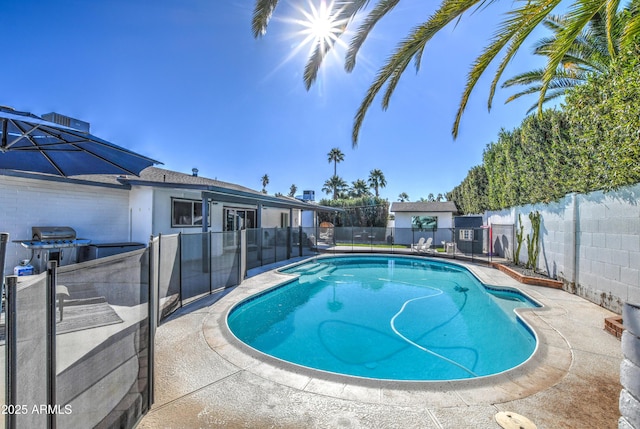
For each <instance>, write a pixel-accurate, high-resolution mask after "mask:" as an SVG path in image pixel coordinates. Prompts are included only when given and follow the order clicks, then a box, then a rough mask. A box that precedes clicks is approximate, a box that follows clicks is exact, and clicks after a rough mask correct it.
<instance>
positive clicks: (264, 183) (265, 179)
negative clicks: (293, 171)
mask: <svg viewBox="0 0 640 429" xmlns="http://www.w3.org/2000/svg"><path fill="white" fill-rule="evenodd" d="M260 180H262V193H263V194H266V193H267V185H268V184H269V175H267V174H265V175H264V176H262V178H261V179H260Z"/></svg>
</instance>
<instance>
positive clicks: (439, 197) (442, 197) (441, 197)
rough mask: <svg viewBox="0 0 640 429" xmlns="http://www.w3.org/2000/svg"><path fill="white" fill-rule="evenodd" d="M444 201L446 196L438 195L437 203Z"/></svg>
mask: <svg viewBox="0 0 640 429" xmlns="http://www.w3.org/2000/svg"><path fill="white" fill-rule="evenodd" d="M442 200H444V195H442V194H438V196H437V197H436V201H437V202H441V201H442Z"/></svg>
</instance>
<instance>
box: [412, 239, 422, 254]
mask: <svg viewBox="0 0 640 429" xmlns="http://www.w3.org/2000/svg"><path fill="white" fill-rule="evenodd" d="M424 240H425V238H424V237H420V240H418V242H417V243H416V244H412V245H411V251H412V252H419V251H420V250H419V249H421V248H422V246H424Z"/></svg>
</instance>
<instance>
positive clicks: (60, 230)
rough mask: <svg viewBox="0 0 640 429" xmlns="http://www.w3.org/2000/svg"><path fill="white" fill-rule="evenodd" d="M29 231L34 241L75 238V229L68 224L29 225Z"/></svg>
mask: <svg viewBox="0 0 640 429" xmlns="http://www.w3.org/2000/svg"><path fill="white" fill-rule="evenodd" d="M31 233H32V237H33V239H34V240H36V241H46V240H74V239H75V238H76V231H75V230H74V229H73V228H71V227H68V226H34V227H31Z"/></svg>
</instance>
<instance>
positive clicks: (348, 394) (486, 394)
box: [203, 255, 573, 407]
mask: <svg viewBox="0 0 640 429" xmlns="http://www.w3.org/2000/svg"><path fill="white" fill-rule="evenodd" d="M393 256H397V255H393ZM420 259H421V260H424V259H425V258H424V257H421V258H420ZM434 261H438V262H442V261H441V260H438V259H434ZM447 263H452V264H455V265H459V266H463V267H465V268H467V269H469V270H470V271H471V272H472V273H473V274H474V275H475V276H476V277H477V278H478V279H479V280H480V281H482V282H483V283H485V284H487V285H490V286H494V287H505V288H514V289H517V290H519V291H520V292H522V293H524V294H525V295H527V296H530V295H529V294H527V291H526V290H525V288H526V286H524V285H521V284H517V283H515V284H514V280H513V279H511V278H509V277H508V276H506V275H505V276H504V278H500V277H498V276H493V275H492V273H490V272H488V271H487V270H493V271H497V270H494V269H493V268H489V267H481V266H478V265H475V264H472V263H466V262H458V261H456V262H454V261H447ZM291 278H292V276H291V275H290V274H284V273H280V272H278V271H269V272H266V273H262V274H259V275H257V276H255V277H251V278H249V279H246V280H245V281H243V283H242V284H241V285H239V286H238V287H236V288H235V289H234V290H233V291H231V292H230V293H228V294H227V295H225V296H224V297H223V298H221V299H220V300H219V301H218V302H217V303H216V304H215V305H214V306H211V307H210V311H209V313H208V315H207V317H206V318H205V320H204V322H203V333H204V337H205V341H206V342H207V344H208V345H209V347H210V348H211V349H212V350H213V351H214V352H215V353H217V354H218V355H219V356H220V357H221V358H223V359H224V360H225V361H227V362H228V363H229V364H231V365H233V366H235V367H237V368H239V369H242V370H244V371H247V372H249V373H252V374H254V375H256V376H258V377H261V378H263V379H265V380H269V381H271V382H274V383H278V384H280V385H284V386H287V387H290V388H294V389H298V390H300V391H304V392H308V393H315V394H320V395H325V396H330V397H334V398H339V399H345V400H358V401H361V402H366V403H374V404H375V403H385V402H388V401H390V400H393V401H394V402H395V403H401V404H404V405H419V404H425V403H427V402H428V403H430V404H434V403H435V404H438V405H439V406H441V407H454V406H460V405H467V406H468V405H490V404H495V403H500V402H507V401H511V400H515V399H521V398H524V397H527V396H530V395H532V394H535V393H537V392H539V391H541V390H545V389H548V388H549V387H552V386H554V385H555V384H557V383H558V382H560V381H561V380H562V379H563V377H565V375H566V374H567V373H568V372H569V369H570V368H571V365H572V363H573V353H572V350H571V347H570V345H569V344H568V342H567V340H566V339H565V338H564V336H563V335H562V334H561V333H560V332H559V331H558V330H556V329H555V328H554V327H552V326H551V325H549V324H548V323H547V322H546V321H545V320H544V317H542V316H544V314H545V313H548V312H549V311H553V309H552V308H550V307H549V306H548V305H546V303H545V299H544V298H543V297H542V298H541V297H537V298H533V297H532V299H533V300H534V301H537V302H539V303H540V304H542V305H543V307H541V308H526V309H519V310H518V313H519V315H520V317H521V318H522V319H523V320H524V321H525V322H526V323H527V324H528V325H529V326H530V328H531V329H532V330H533V332H534V333H535V335H536V338H537V347H536V349H535V351H534V353H533V355H532V356H531V357H530V358H529V359H528V360H527V361H525V362H524V363H522V364H521V365H519V366H518V367H516V368H514V369H511V370H508V371H505V372H503V373H499V374H496V375H491V376H485V377H480V378H476V379H465V380H454V381H394V380H377V379H376V380H374V379H366V378H359V377H350V376H345V375H340V374H334V373H329V372H324V371H319V370H314V369H311V368H306V367H302V366H299V365H295V364H292V363H289V362H285V361H282V360H280V359H277V358H274V357H271V356H268V355H265V354H263V353H260V352H258V351H256V350H255V349H253V348H251V347H249V346H247V345H246V344H244V343H243V342H241V341H239V340H238V339H237V338H236V337H235V336H234V335H233V334H232V333H231V332H230V330H229V329H228V326H227V322H226V321H227V314H228V312H229V311H230V310H231V309H232V308H233V306H235V305H236V304H237V303H238V302H240V301H242V300H244V299H246V298H248V297H250V296H253V295H255V294H256V293H260V292H263V291H265V290H267V289H269V288H272V287H274V286H277V285H279V284H281V283H283V282H286V281H289V280H291ZM506 279H509V280H506ZM496 283H499V284H496Z"/></svg>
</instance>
